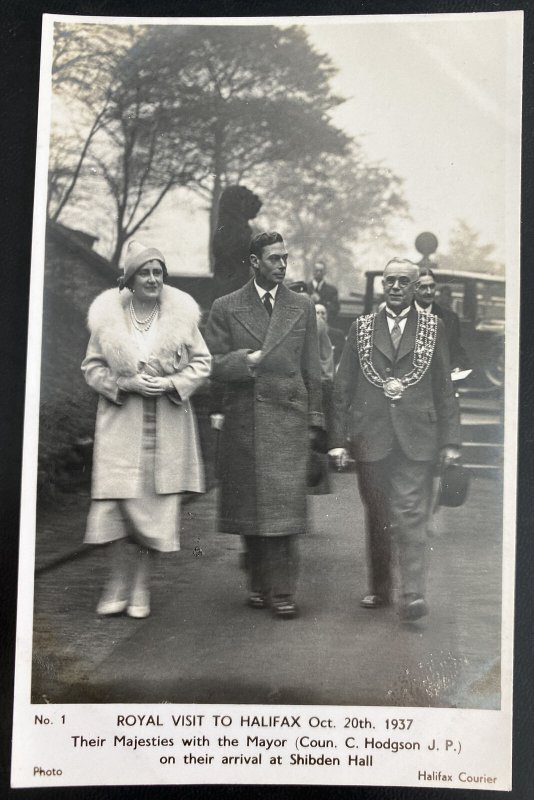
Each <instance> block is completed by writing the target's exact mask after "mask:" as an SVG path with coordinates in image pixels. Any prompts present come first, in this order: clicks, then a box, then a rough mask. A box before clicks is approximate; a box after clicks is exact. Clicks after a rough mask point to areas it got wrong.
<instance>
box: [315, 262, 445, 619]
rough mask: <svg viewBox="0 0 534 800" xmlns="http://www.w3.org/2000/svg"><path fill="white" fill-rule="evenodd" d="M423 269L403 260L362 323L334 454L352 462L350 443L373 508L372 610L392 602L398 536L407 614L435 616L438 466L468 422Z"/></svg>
mask: <svg viewBox="0 0 534 800" xmlns="http://www.w3.org/2000/svg"><path fill="white" fill-rule="evenodd" d="M418 277H419V272H418V268H417V265H415V264H413V263H412V262H411V261H408V260H406V259H400V258H394V259H392V260H391V261H390V262H388V264H387V265H386V268H385V270H384V275H383V279H382V284H383V288H384V296H385V301H386V304H385V307H384V308H382V309H381V310H380V311H378V312H377V313H373V314H367V315H364V316H362V317H360V318H359V319H357V320H356V322H354V323H353V325H352V326H351V328H350V331H349V335H348V337H347V342H346V344H345V347H344V350H343V355H342V357H341V362H340V365H339V368H338V371H337V374H336V378H335V384H334V416H335V420H334V434H333V437H332V441H331V444H332V449H331V450H330V455H331V456H332V457H333V458H334V459H335V461H336V462H337V464H338V465H339V466H343V464H344V463H345V462H346V459H347V456H348V453H347V450H346V449H345V448H346V447H347V441H348V440H350V443H351V447H352V449H353V451H354V456H355V458H356V461H357V464H358V482H359V489H360V495H361V499H362V502H363V505H364V507H365V524H366V533H367V554H368V564H369V581H370V591H369V594H367V595H366V596H365V597H364V598H363V599H362V601H361V605H362V606H363V607H364V608H371V609H374V608H379V607H382V606H387V605H389V604H390V602H391V600H392V589H393V585H392V584H393V581H392V569H391V536H392V535H393V537H394V540H395V542H396V545H397V552H398V563H399V589H400V591H399V594H400V598H399V609H398V610H399V615H400V617H401V619H402V620H403V621H413V620H416V619H419V618H420V617H423V616H425V615H426V614H427V613H428V609H427V605H426V601H425V596H424V595H425V589H424V583H425V550H426V536H427V519H428V513H429V509H430V497H431V491H432V477H433V473H434V469H435V465H436V462H441V464H442V465H443V464H448V463H451V462H453V461H455V460H456V459H458V457H459V455H460V452H459V443H460V421H459V409H458V402H457V400H456V398H455V396H454V392H453V388H452V383H451V379H450V364H449V353H448V347H447V340H446V336H445V331H444V328H443V323H442V322H441V320H439V319H438V318H437V317H436V316H435V315H434V314H418V313H417V311H416V309H415V308H414V307H413V305H412V301H413V295H414V289H415V284H416V281H417V279H418Z"/></svg>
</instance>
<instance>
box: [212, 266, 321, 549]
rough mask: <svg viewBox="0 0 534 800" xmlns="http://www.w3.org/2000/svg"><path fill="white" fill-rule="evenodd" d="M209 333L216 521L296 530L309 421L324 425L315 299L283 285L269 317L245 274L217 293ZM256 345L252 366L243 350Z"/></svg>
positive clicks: (271, 531) (301, 517)
mask: <svg viewBox="0 0 534 800" xmlns="http://www.w3.org/2000/svg"><path fill="white" fill-rule="evenodd" d="M206 341H207V344H208V347H209V349H210V351H211V354H212V356H213V377H214V378H215V379H216V380H218V381H221V382H223V383H224V384H225V392H224V400H223V413H224V428H223V431H222V435H221V446H220V454H221V455H220V457H221V463H220V475H221V491H220V528H221V530H222V531H225V532H227V533H237V534H242V535H247V536H248V535H261V536H285V535H290V534H296V533H303V532H304V531H305V530H306V491H307V489H306V470H307V464H308V458H309V444H308V426H318V427H322V425H323V417H322V410H321V372H320V364H319V352H318V345H317V324H316V315H315V309H314V306H313V303H312V302H311V300H310V298H309V297H308V296H306V295H299V294H296V293H294V292H291V291H290V290H289V289H287V287H285V286H284V285H280V286H279V287H278V290H277V294H276V301H275V303H274V308H273V312H272V316H271V317H270V318H269V316H268V314H267V311H266V310H265V308H264V306H263V304H262V303H261V301H260V299H259V296H258V293H257V291H256V288H255V285H254V281H253V280H251V281H249V283H247V284H246V285H245V286H244V287H243V288H242V289H239V290H238V291H236V292H233V293H232V294H229V295H226V296H224V297H221V298H219V299H218V300H216V301H215V302H214V304H213V307H212V310H211V313H210V317H209V320H208V325H207V328H206ZM256 350H261V351H262V353H263V357H262V360H261V361H260V363H259V364H258V365H257V367H255V368H254V370H252V371H251V370H250V369H249V367H248V366H247V363H246V356H247V354H248V353H251V352H253V351H256Z"/></svg>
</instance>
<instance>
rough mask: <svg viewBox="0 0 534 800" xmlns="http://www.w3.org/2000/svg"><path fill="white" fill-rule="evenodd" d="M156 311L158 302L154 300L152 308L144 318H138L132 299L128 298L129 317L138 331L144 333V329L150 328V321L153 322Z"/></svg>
mask: <svg viewBox="0 0 534 800" xmlns="http://www.w3.org/2000/svg"><path fill="white" fill-rule="evenodd" d="M158 311H159V303H158V302H157V301H156V302H155V303H154V308H153V309H152V311H151V312H150V314H149V315H148V317H146V319H138V318H137V316H136V313H135V309H134V306H133V301H132V300H130V319H131V320H132V325H133V326H134V328H135V329H136V330H138V331H139V332H140V333H146V331H148V330H149V329H150V326H151V325H152V323H153V322H154V320H155V319H156V317H157V315H158Z"/></svg>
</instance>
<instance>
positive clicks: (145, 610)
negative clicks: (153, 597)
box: [126, 592, 150, 619]
mask: <svg viewBox="0 0 534 800" xmlns="http://www.w3.org/2000/svg"><path fill="white" fill-rule="evenodd" d="M126 613H127V614H128V616H129V617H133V618H134V619H145V617H148V616H149V614H150V594H149V593H148V592H142V593H140V594H138V595H137V596H136V597H134V598H132V599H131V601H130V603H129V604H128V607H127V609H126Z"/></svg>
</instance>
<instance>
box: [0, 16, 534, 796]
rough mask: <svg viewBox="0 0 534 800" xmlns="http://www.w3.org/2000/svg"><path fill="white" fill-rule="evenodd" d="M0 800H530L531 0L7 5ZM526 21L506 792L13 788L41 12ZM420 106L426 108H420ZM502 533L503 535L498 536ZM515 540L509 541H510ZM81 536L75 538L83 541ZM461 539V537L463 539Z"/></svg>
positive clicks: (533, 618) (3, 26) (533, 478)
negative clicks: (510, 744)
mask: <svg viewBox="0 0 534 800" xmlns="http://www.w3.org/2000/svg"><path fill="white" fill-rule="evenodd" d="M0 8H1V11H0V65H1V69H0V80H1V88H2V93H1V111H0V170H1V172H0V197H1V209H2V210H1V214H0V226H1V239H0V326H1V330H0V347H1V351H0V352H1V356H0V391H1V395H0V396H1V399H2V414H1V415H0V509H1V512H2V517H1V528H0V546H1V552H2V562H1V572H0V632H1V639H0V678H1V686H0V688H1V703H0V743H1V749H0V796H2V797H10V798H32V797H39V798H41V797H43V798H47V800H48V798H50V800H52V798H80V799H81V800H107V799H108V798H113V799H114V800H115V799H116V800H123V799H124V800H130V799H131V798H136V799H137V798H139V799H141V798H156V797H157V798H174V797H180V798H184V800H191V799H192V798H202V800H204V798H207V799H208V800H211V799H212V798H224V799H226V798H232V800H234V799H235V800H245V798H247V799H248V798H250V797H253V798H258V799H259V800H286V799H287V798H306V800H317V798H328V800H348V798H357V800H359V799H360V798H362V800H378V799H380V800H426V799H428V800H434V798H436V800H444V799H445V798H466V799H467V798H469V799H470V800H476V798H484V799H485V798H488V799H489V800H491V799H492V798H494V799H495V800H498V798H503V800H504V799H505V798H511V800H531V798H532V797H534V750H533V746H534V726H533V716H534V714H533V691H532V686H533V684H534V671H533V663H534V646H533V645H534V637H533V635H532V629H533V627H534V605H533V603H532V597H533V595H534V568H533V560H534V558H533V557H534V513H533V510H532V499H533V498H534V461H533V458H532V456H531V448H532V447H533V446H534V421H533V418H534V403H533V399H534V348H532V346H531V342H532V341H534V328H533V324H532V320H533V317H534V312H533V309H534V301H533V289H534V247H533V244H534V224H533V222H532V220H533V219H534V206H533V189H532V184H533V182H534V161H533V139H534V86H533V81H534V2H505V1H504V2H497V1H495V0H494V1H493V2H444V1H443V0H441V1H440V2H422V1H420V2H416V1H415V0H397V2H391V0H389V1H388V0H383V1H382V2H381V1H380V0H352V2H350V0H345V2H341V0H332V2H330V3H327V2H324V1H323V2H317V0H285V2H281V0H255V1H254V0H252V1H251V2H249V3H245V2H241V1H239V0H217V1H215V0H204V1H203V0H180V1H179V2H178V1H176V2H172V1H171V0H167V1H166V0H144V1H143V0H122V2H121V0H83V1H82V0H49V1H48V2H45V0H3V3H2V6H1V7H0ZM514 9H522V10H523V11H524V12H525V49H524V89H523V91H524V102H523V173H522V236H521V247H522V277H521V311H522V314H521V379H520V436H519V464H518V537H517V579H516V623H515V674H514V757H513V785H514V788H513V792H512V793H511V794H509V793H506V792H490V791H477V790H471V791H469V790H461V789H429V788H417V789H412V788H408V789H403V788H395V789H393V788H381V787H335V786H328V787H320V786H316V787H314V786H309V787H299V786H286V787H283V786H280V787H277V786H190V787H187V786H184V787H175V786H164V787H163V786H145V787H142V786H138V787H87V788H79V787H78V788H64V789H58V788H50V789H18V790H15V789H10V788H9V774H10V759H11V723H12V711H11V709H12V704H13V671H14V660H15V615H16V591H17V569H18V524H19V501H20V474H21V467H22V459H21V454H22V427H23V404H24V381H25V361H26V338H27V323H28V292H29V279H30V256H31V226H32V214H33V183H34V174H35V146H36V131H37V110H38V87H39V59H40V40H41V14H43V13H51V14H87V15H90V14H92V15H104V16H107V15H109V16H113V15H122V16H162V17H164V16H169V17H172V16H174V17H179V16H191V17H194V16H196V17H198V16H203V17H210V16H254V15H256V16H259V15H261V16H268V15H273V16H284V15H287V14H296V15H299V14H301V15H314V14H317V15H320V14H334V13H335V14H392V13H403V14H408V13H445V12H476V11H489V12H491V11H510V10H514ZM422 102H431V99H430V98H429V99H428V100H425V99H422ZM505 534H506V532H505ZM508 534H511V532H508ZM80 535H81V534H80ZM466 535H468V532H466Z"/></svg>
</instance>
